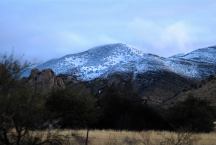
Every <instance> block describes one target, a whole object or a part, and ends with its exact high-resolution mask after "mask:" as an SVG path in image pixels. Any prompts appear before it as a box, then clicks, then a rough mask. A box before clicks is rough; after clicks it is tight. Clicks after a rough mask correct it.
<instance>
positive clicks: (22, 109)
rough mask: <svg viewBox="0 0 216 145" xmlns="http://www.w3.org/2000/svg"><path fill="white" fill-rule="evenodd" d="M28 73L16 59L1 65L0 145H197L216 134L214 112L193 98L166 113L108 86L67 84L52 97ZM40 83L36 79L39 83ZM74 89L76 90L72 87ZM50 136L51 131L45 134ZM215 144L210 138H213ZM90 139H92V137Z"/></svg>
mask: <svg viewBox="0 0 216 145" xmlns="http://www.w3.org/2000/svg"><path fill="white" fill-rule="evenodd" d="M25 67H26V65H25V64H22V63H20V62H19V61H18V60H16V59H13V57H12V56H11V57H7V56H6V57H3V58H1V59H0V145H72V144H77V145H79V144H86V145H87V144H96V145H99V144H106V145H117V144H129V145H136V144H137V145H138V144H143V145H154V144H159V145H193V144H195V143H196V145H197V144H198V143H200V144H203V145H205V144H206V145H208V144H207V143H204V142H201V141H202V140H204V141H205V140H206V139H202V137H203V136H205V135H204V134H199V135H195V134H192V133H190V132H211V131H212V130H213V128H214V125H213V122H214V121H215V110H214V109H213V108H212V106H210V105H209V103H208V102H206V101H205V100H200V99H197V98H195V97H193V96H189V97H188V98H187V99H186V100H184V101H182V102H179V103H177V104H174V105H173V106H172V107H170V108H167V109H162V108H160V109H159V108H157V107H153V106H150V105H148V104H147V103H145V102H143V100H142V99H141V98H140V97H139V96H138V95H137V94H136V93H135V92H134V91H133V90H132V89H130V88H131V86H130V84H129V83H125V87H123V88H122V87H119V86H115V85H111V86H106V87H105V88H104V89H103V92H102V93H99V94H93V93H92V92H91V91H87V92H86V91H83V90H86V89H82V88H85V87H87V86H86V85H85V84H79V85H78V84H73V83H72V84H68V85H67V86H66V88H64V89H60V90H59V89H57V90H55V89H54V90H52V91H50V92H49V93H47V94H41V93H40V90H38V91H37V89H38V88H37V86H33V87H30V86H29V83H28V79H23V78H22V77H21V76H20V74H21V72H22V70H23V69H24V68H25ZM35 79H36V80H37V77H36V78H35ZM71 85H74V86H71ZM57 129H73V130H74V129H88V130H91V129H100V130H101V129H106V130H107V129H113V130H130V131H142V130H167V131H168V130H169V131H176V132H177V131H178V133H169V132H150V131H148V132H115V131H97V130H96V131H90V134H88V131H87V132H86V131H82V130H79V131H70V130H63V131H62V130H57ZM41 130H46V131H41ZM209 135H210V136H207V138H208V137H210V138H209V140H210V142H211V140H214V139H211V134H209ZM88 136H89V137H88Z"/></svg>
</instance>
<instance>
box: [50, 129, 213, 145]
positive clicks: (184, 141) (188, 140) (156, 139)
mask: <svg viewBox="0 0 216 145" xmlns="http://www.w3.org/2000/svg"><path fill="white" fill-rule="evenodd" d="M53 132H55V133H58V134H61V135H64V136H67V138H68V139H69V140H70V143H69V144H70V145H84V144H85V137H86V130H55V131H53ZM67 145H68V144H67ZM89 145H216V132H212V133H201V134H191V133H174V132H167V131H142V132H131V131H113V130H91V131H90V132H89Z"/></svg>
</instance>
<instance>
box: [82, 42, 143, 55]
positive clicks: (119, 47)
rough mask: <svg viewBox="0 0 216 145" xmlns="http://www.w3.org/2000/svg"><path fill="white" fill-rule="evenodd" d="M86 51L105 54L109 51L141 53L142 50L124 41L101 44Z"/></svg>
mask: <svg viewBox="0 0 216 145" xmlns="http://www.w3.org/2000/svg"><path fill="white" fill-rule="evenodd" d="M86 52H89V53H100V54H101V53H106V55H107V54H110V53H130V54H132V53H133V54H135V55H143V52H142V51H141V50H139V49H137V48H135V47H133V46H130V45H128V44H124V43H113V44H106V45H101V46H97V47H94V48H91V49H89V50H87V51H86Z"/></svg>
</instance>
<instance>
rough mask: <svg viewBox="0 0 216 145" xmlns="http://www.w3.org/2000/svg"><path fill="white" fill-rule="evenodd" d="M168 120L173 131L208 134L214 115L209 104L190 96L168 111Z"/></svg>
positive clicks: (211, 128) (212, 126)
mask: <svg viewBox="0 0 216 145" xmlns="http://www.w3.org/2000/svg"><path fill="white" fill-rule="evenodd" d="M169 112H170V113H169V120H170V122H171V124H172V126H173V127H174V128H173V129H175V130H181V129H183V130H187V131H195V132H209V131H212V130H213V128H214V125H213V122H214V119H215V114H214V110H213V108H212V107H211V106H210V105H209V102H207V101H205V100H201V99H199V98H195V97H193V96H192V95H190V96H188V98H187V99H186V100H185V101H183V102H179V103H178V104H176V105H175V106H174V107H172V108H170V109H169Z"/></svg>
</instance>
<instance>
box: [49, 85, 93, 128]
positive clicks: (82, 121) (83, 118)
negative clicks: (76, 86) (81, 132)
mask: <svg viewBox="0 0 216 145" xmlns="http://www.w3.org/2000/svg"><path fill="white" fill-rule="evenodd" d="M73 93H74V92H71V90H70V89H65V90H59V91H55V92H53V93H52V94H51V95H50V96H49V97H48V99H47V102H46V107H47V109H48V110H49V111H50V113H51V114H52V116H53V117H52V118H53V119H54V120H60V123H59V124H60V125H61V127H63V128H85V127H88V126H90V125H92V124H93V123H94V122H95V120H96V115H97V113H96V106H95V105H96V100H95V98H94V97H92V96H91V95H88V96H85V95H78V94H73Z"/></svg>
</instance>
